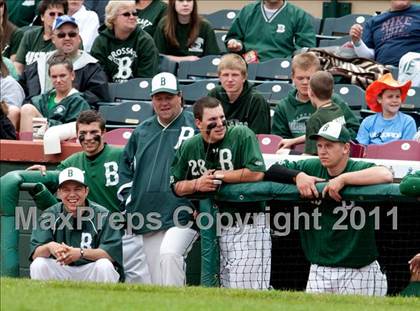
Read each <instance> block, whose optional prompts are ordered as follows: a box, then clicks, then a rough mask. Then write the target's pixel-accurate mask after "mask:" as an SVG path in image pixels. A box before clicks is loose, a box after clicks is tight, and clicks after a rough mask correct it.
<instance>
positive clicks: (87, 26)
mask: <svg viewBox="0 0 420 311" xmlns="http://www.w3.org/2000/svg"><path fill="white" fill-rule="evenodd" d="M68 4H69V12H68V15H70V16H73V17H74V18H75V19H76V22H77V25H78V26H79V32H80V37H82V42H83V50H84V51H86V52H90V49H91V48H92V44H93V41H95V39H96V37H97V36H98V28H99V17H98V14H96V12H95V11H89V10H87V9H86V7H85V6H84V0H68Z"/></svg>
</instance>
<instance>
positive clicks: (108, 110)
mask: <svg viewBox="0 0 420 311" xmlns="http://www.w3.org/2000/svg"><path fill="white" fill-rule="evenodd" d="M99 112H100V113H101V114H102V116H103V117H104V119H105V120H106V127H107V128H118V127H131V128H134V127H136V126H137V125H139V124H140V123H141V122H143V121H144V120H146V119H147V118H149V117H151V116H152V115H153V106H152V103H151V102H146V101H138V102H122V103H121V104H119V105H116V106H100V107H99Z"/></svg>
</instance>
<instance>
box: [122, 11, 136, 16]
mask: <svg viewBox="0 0 420 311" xmlns="http://www.w3.org/2000/svg"><path fill="white" fill-rule="evenodd" d="M120 15H122V16H124V17H130V16H134V17H137V12H136V11H133V12H124V13H121V14H120Z"/></svg>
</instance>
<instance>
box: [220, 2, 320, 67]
mask: <svg viewBox="0 0 420 311" xmlns="http://www.w3.org/2000/svg"><path fill="white" fill-rule="evenodd" d="M230 39H236V40H239V41H241V42H242V46H243V50H242V51H241V52H242V53H244V52H248V51H251V50H255V51H257V53H258V58H259V60H260V61H261V62H264V61H267V60H270V59H272V58H276V57H290V56H292V55H293V52H294V51H296V50H298V49H300V48H303V47H314V46H315V32H314V29H313V27H312V23H311V19H310V16H309V15H308V14H307V13H306V12H305V11H304V10H302V9H300V8H298V7H296V6H294V5H293V4H291V3H289V2H288V1H284V5H283V6H282V7H281V8H279V9H278V10H277V11H276V13H274V15H273V16H272V17H271V18H270V19H268V18H267V17H266V15H265V11H264V4H263V1H256V2H255V3H250V4H248V5H246V6H245V7H244V8H243V9H242V10H241V11H240V12H239V14H238V16H237V17H236V19H235V21H234V22H233V24H232V27H231V28H230V29H229V32H228V33H227V35H226V39H225V42H226V43H227V42H228V41H229V40H230Z"/></svg>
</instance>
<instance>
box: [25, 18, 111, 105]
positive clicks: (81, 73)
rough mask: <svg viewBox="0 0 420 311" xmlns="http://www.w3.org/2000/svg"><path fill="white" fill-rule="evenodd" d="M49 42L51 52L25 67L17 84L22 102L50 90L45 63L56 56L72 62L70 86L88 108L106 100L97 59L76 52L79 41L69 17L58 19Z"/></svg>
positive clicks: (75, 25)
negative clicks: (59, 55)
mask: <svg viewBox="0 0 420 311" xmlns="http://www.w3.org/2000/svg"><path fill="white" fill-rule="evenodd" d="M53 29H54V30H53V36H52V42H53V43H54V47H55V48H56V49H57V50H55V51H51V52H48V53H47V54H44V55H41V56H40V57H39V59H38V60H37V62H35V63H34V64H31V65H29V66H27V67H26V69H25V71H24V72H23V75H22V78H21V81H20V82H21V84H22V86H23V88H24V90H25V93H26V100H30V99H31V98H32V97H34V96H36V95H39V94H42V93H45V92H47V91H49V90H50V89H51V88H52V81H51V79H50V77H49V75H48V70H47V68H48V60H49V59H50V58H51V57H52V56H53V55H55V54H56V53H62V54H65V55H67V56H68V57H69V58H70V59H71V61H72V62H73V68H74V71H75V80H74V87H75V88H76V89H77V90H78V91H79V92H81V93H82V96H83V97H84V98H85V99H86V101H87V102H88V103H89V104H90V105H91V106H95V104H96V103H97V102H99V101H108V98H109V93H108V78H107V76H106V74H105V72H104V70H103V69H102V68H101V66H100V64H99V63H98V60H97V59H95V58H93V57H92V56H90V55H89V54H88V53H87V52H85V51H82V50H80V49H79V46H80V43H81V39H80V35H79V28H78V25H77V23H76V20H75V19H74V18H73V17H71V16H67V15H64V16H60V17H58V18H57V19H56V20H55V22H54V25H53Z"/></svg>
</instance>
